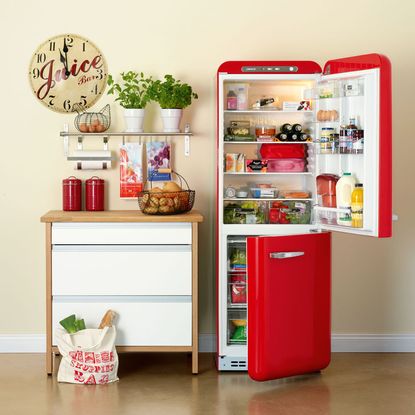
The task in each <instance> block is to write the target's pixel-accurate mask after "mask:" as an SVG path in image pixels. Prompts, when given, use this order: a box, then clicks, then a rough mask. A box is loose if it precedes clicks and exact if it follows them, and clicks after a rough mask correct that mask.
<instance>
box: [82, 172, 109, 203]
mask: <svg viewBox="0 0 415 415" xmlns="http://www.w3.org/2000/svg"><path fill="white" fill-rule="evenodd" d="M104 197H105V195H104V180H102V179H100V178H99V177H97V176H93V177H91V178H90V179H88V180H86V181H85V209H86V210H94V211H95V210H104Z"/></svg>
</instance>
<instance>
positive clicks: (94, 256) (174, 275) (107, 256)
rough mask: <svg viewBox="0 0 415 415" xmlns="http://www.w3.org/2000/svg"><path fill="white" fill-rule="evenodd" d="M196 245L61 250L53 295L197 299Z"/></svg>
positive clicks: (54, 269) (55, 264)
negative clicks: (194, 294)
mask: <svg viewBox="0 0 415 415" xmlns="http://www.w3.org/2000/svg"><path fill="white" fill-rule="evenodd" d="M191 292H192V252H191V246H190V245H157V246H156V245H55V246H54V247H53V249H52V294H53V295H191Z"/></svg>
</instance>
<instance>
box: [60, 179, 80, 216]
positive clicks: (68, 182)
mask: <svg viewBox="0 0 415 415" xmlns="http://www.w3.org/2000/svg"><path fill="white" fill-rule="evenodd" d="M62 207H63V210H67V211H70V210H81V209H82V182H81V180H79V179H77V178H76V177H75V176H70V177H68V178H67V179H63V180H62Z"/></svg>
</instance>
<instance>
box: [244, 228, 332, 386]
mask: <svg viewBox="0 0 415 415" xmlns="http://www.w3.org/2000/svg"><path fill="white" fill-rule="evenodd" d="M247 265H248V268H247V270H248V373H249V375H250V377H251V378H252V379H254V380H258V381H264V380H270V379H278V378H282V377H286V376H293V375H299V374H304V373H310V372H315V371H318V370H321V369H324V368H325V367H326V366H327V365H328V364H329V362H330V298H331V294H330V280H331V234H330V233H329V232H323V233H315V234H306V235H290V236H268V237H248V238H247Z"/></svg>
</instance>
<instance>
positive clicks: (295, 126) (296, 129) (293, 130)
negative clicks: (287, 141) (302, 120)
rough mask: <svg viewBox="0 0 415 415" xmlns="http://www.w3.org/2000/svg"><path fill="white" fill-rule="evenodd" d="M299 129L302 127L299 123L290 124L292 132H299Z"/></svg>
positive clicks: (301, 129)
mask: <svg viewBox="0 0 415 415" xmlns="http://www.w3.org/2000/svg"><path fill="white" fill-rule="evenodd" d="M301 131H303V127H302V125H301V124H293V126H292V132H293V133H301Z"/></svg>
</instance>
